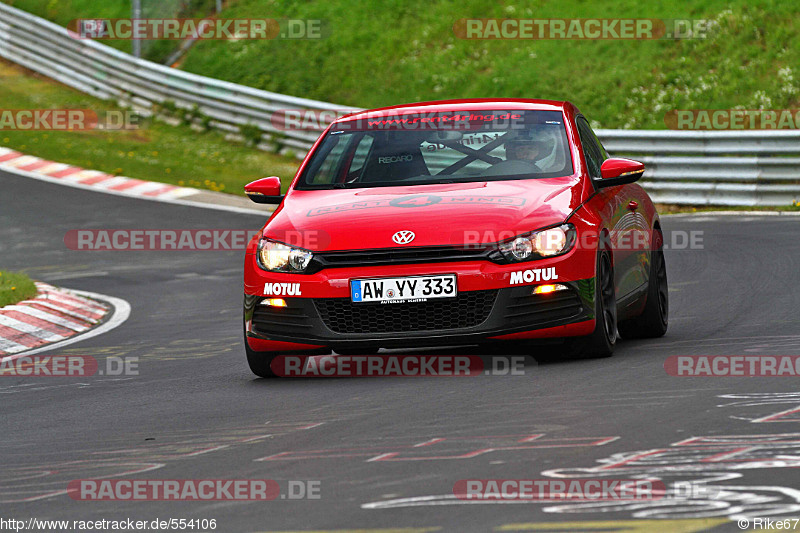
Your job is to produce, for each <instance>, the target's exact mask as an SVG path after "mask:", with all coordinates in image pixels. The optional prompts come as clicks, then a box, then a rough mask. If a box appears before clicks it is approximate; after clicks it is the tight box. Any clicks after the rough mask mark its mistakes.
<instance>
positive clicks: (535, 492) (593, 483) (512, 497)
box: [453, 479, 666, 502]
mask: <svg viewBox="0 0 800 533" xmlns="http://www.w3.org/2000/svg"><path fill="white" fill-rule="evenodd" d="M665 492H666V486H665V485H664V483H663V482H662V481H660V480H652V479H644V480H643V479H570V480H561V479H461V480H459V481H457V482H456V483H455V485H454V486H453V494H454V495H455V496H456V498H458V499H459V500H477V501H481V500H483V501H487V500H489V501H526V500H527V501H545V502H552V501H571V502H574V501H579V502H596V501H648V500H659V499H661V498H663V497H664V494H665Z"/></svg>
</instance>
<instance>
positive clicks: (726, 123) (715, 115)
mask: <svg viewBox="0 0 800 533" xmlns="http://www.w3.org/2000/svg"><path fill="white" fill-rule="evenodd" d="M664 123H665V124H666V125H667V127H668V128H669V129H672V130H698V131H709V130H719V131H725V130H796V129H800V109H674V110H672V111H668V112H667V113H665V114H664Z"/></svg>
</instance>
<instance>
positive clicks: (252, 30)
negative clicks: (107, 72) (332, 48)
mask: <svg viewBox="0 0 800 533" xmlns="http://www.w3.org/2000/svg"><path fill="white" fill-rule="evenodd" d="M67 31H68V33H69V35H70V36H71V37H72V38H74V39H110V40H126V41H128V40H133V41H136V40H151V39H165V40H180V41H182V40H185V39H196V40H217V41H219V40H231V41H238V40H259V39H260V40H271V39H323V38H325V37H326V36H327V35H328V34H329V33H330V32H329V31H328V23H327V21H325V20H322V19H271V18H266V19H214V18H205V19H193V18H164V19H158V18H152V19H129V18H122V19H102V18H101V19H74V20H71V21H70V22H69V23H68V24H67Z"/></svg>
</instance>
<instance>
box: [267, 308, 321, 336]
mask: <svg viewBox="0 0 800 533" xmlns="http://www.w3.org/2000/svg"><path fill="white" fill-rule="evenodd" d="M253 327H254V328H255V329H256V330H258V331H260V332H263V333H288V332H298V331H302V332H305V331H306V330H307V329H308V328H311V327H313V325H312V324H311V323H310V321H309V317H308V316H307V315H306V314H305V313H304V312H303V310H302V309H292V308H290V307H271V306H268V305H257V306H256V308H255V310H254V311H253Z"/></svg>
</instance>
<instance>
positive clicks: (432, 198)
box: [264, 177, 581, 251]
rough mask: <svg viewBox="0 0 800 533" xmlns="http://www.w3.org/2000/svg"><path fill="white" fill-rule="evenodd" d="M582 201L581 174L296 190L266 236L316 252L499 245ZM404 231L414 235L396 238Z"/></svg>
mask: <svg viewBox="0 0 800 533" xmlns="http://www.w3.org/2000/svg"><path fill="white" fill-rule="evenodd" d="M580 202H581V188H580V180H579V179H578V178H576V177H562V178H547V179H531V180H509V181H488V182H472V183H457V184H456V183H453V184H441V185H417V186H405V187H374V188H365V189H334V190H324V191H321V190H317V191H299V190H294V191H291V193H290V194H289V195H288V196H287V197H286V199H285V200H284V202H283V204H282V205H281V207H280V208H279V209H278V211H276V212H275V214H274V215H273V217H272V218H271V219H270V221H269V222H268V223H267V225H266V226H265V229H264V235H265V236H266V237H269V238H273V239H276V240H280V241H283V242H287V243H289V244H294V245H297V246H302V247H304V248H307V249H310V250H314V251H330V250H357V249H370V248H395V247H416V246H440V245H462V244H475V243H478V242H496V241H499V240H503V239H506V238H510V237H512V236H514V235H517V234H519V233H524V232H526V231H532V230H536V229H539V228H542V227H544V226H549V225H553V224H558V223H560V222H563V221H564V220H565V219H566V218H567V216H569V214H570V213H572V212H573V211H574V210H575V209H576V208H577V207H578V206H579V205H580ZM399 231H410V232H413V233H414V238H413V240H412V241H410V242H408V243H405V244H397V243H396V242H393V240H392V236H393V235H394V234H395V233H397V232H399Z"/></svg>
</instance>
